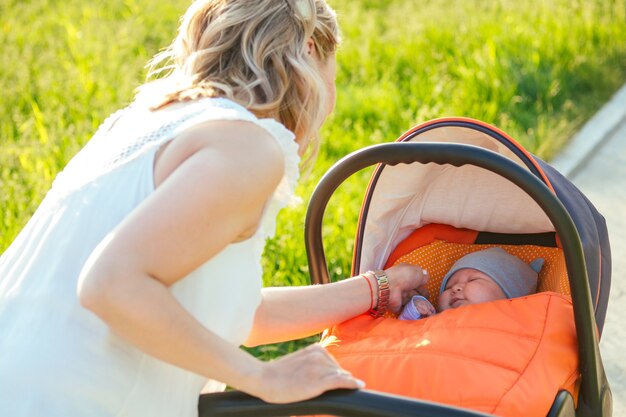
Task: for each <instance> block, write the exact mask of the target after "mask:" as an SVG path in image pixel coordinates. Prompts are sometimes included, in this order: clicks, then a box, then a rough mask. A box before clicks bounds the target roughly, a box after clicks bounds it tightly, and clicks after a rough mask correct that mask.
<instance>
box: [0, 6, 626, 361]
mask: <svg viewBox="0 0 626 417" xmlns="http://www.w3.org/2000/svg"><path fill="white" fill-rule="evenodd" d="M184 3H186V2H148V1H147V0H111V1H108V2H106V3H97V2H95V3H94V2H86V1H80V0H65V1H63V2H61V1H58V0H30V1H26V2H24V1H17V0H2V1H0V16H2V20H0V53H1V56H2V57H3V58H2V59H3V64H2V66H0V91H2V100H0V143H1V147H0V206H1V207H2V209H3V210H2V219H1V225H0V227H1V230H2V233H1V235H0V252H2V251H3V250H4V249H6V247H7V246H8V245H9V244H10V242H11V241H12V240H13V239H14V237H15V236H16V234H17V233H18V232H19V230H20V229H21V228H22V227H23V225H24V224H25V223H26V221H27V220H28V218H29V217H30V215H31V214H32V213H33V211H34V209H35V208H36V207H37V205H38V203H39V201H41V199H42V197H43V195H44V194H45V192H46V190H47V189H48V188H49V186H50V184H51V182H52V180H53V179H54V176H55V175H56V173H57V172H58V171H59V170H60V169H62V167H63V166H64V165H65V164H66V163H67V161H68V160H69V159H70V158H71V157H72V155H74V154H75V153H76V152H77V150H78V149H79V148H80V147H81V146H82V145H83V144H84V143H85V142H86V141H87V140H88V139H89V137H90V135H91V134H92V133H93V132H94V130H95V128H96V127H97V126H98V124H99V123H100V122H101V121H102V120H103V119H104V118H105V117H106V116H107V115H108V114H109V113H110V112H112V111H114V110H115V109H117V108H119V107H121V106H124V105H126V104H128V103H129V101H130V100H131V99H132V95H133V89H134V88H135V87H136V86H138V85H139V84H140V83H141V82H142V80H143V77H144V75H145V72H144V68H143V65H144V64H145V63H146V61H147V60H148V59H149V58H150V57H151V56H152V55H153V54H154V53H156V52H157V51H158V50H159V49H160V48H162V47H164V46H166V45H167V44H168V43H169V42H170V40H171V38H172V37H173V36H174V33H175V30H176V27H177V24H178V17H179V15H180V14H181V13H182V12H183V11H184V8H185V6H186V4H184ZM331 3H332V4H333V5H334V6H335V7H336V9H337V11H338V14H339V16H340V20H341V26H342V29H343V38H344V44H343V46H342V48H341V50H340V52H339V54H338V61H339V74H338V80H337V82H338V102H337V107H336V111H335V113H334V115H333V116H332V117H331V118H330V119H329V121H328V123H327V124H326V126H325V127H324V129H323V132H322V136H323V138H324V144H323V146H322V151H321V154H320V157H319V159H318V161H317V165H316V167H315V169H314V170H313V172H312V173H311V175H310V177H309V178H308V179H306V180H305V181H303V182H302V184H301V186H300V188H299V190H298V193H299V194H300V195H301V196H302V197H303V200H304V204H303V205H301V206H299V207H295V208H291V209H289V210H285V211H283V212H282V216H281V218H280V221H279V223H278V235H277V237H276V238H275V239H273V240H272V241H271V242H270V243H269V245H268V248H267V250H266V255H265V259H264V264H265V282H266V284H267V285H300V284H304V283H306V282H307V280H308V279H307V272H306V271H307V268H306V255H305V252H304V243H303V233H302V230H303V222H304V213H305V207H306V202H307V200H308V197H309V196H310V194H311V192H312V189H313V187H314V185H315V183H316V182H317V180H318V179H319V177H320V176H321V174H322V173H323V172H324V171H325V170H327V169H328V167H329V166H330V165H331V164H332V163H333V162H335V161H336V160H337V159H339V158H340V157H342V156H344V155H345V154H347V153H348V152H351V151H354V150H356V149H359V148H361V147H364V146H367V145H371V144H374V143H381V142H386V141H392V140H394V139H395V138H396V137H397V136H399V135H400V134H401V133H402V132H403V131H405V130H407V129H408V128H410V127H411V126H413V125H415V124H417V123H419V122H423V121H425V120H428V119H431V118H435V117H441V116H452V115H455V116H468V117H473V118H477V119H481V120H484V121H486V122H488V123H492V124H494V125H496V126H498V127H499V128H501V129H503V130H504V131H506V132H507V133H509V134H510V135H512V136H513V137H514V138H516V139H517V140H518V141H520V142H521V143H522V144H523V145H524V146H525V147H527V148H528V149H529V150H530V151H532V152H534V153H536V154H538V155H539V156H541V157H543V158H544V159H550V158H551V157H552V156H553V155H554V154H555V153H556V152H557V151H558V150H559V149H560V148H561V147H562V146H563V144H564V143H565V142H566V140H567V139H568V138H569V137H571V135H572V133H573V132H575V131H576V130H577V129H578V128H579V127H580V126H581V125H582V124H583V123H584V121H585V120H587V119H588V118H589V117H590V116H591V115H592V114H593V113H594V112H595V111H597V109H598V108H599V107H600V106H601V105H602V104H603V103H604V102H605V101H606V100H607V99H608V98H609V97H610V96H611V94H612V93H613V92H615V91H616V90H617V88H619V87H620V86H621V85H622V84H623V82H624V80H625V79H626V15H625V13H626V0H612V1H607V0H589V1H582V0H578V1H563V0H555V1H550V2H544V1H540V0H534V1H513V0H500V1H498V0H494V1H477V0H463V1H461V0H433V1H428V2H426V1H415V0H360V1H357V0H355V1H349V2H347V1H339V0H334V1H332V2H331ZM366 181H367V173H363V174H361V175H358V176H356V178H354V179H352V180H350V181H349V182H348V183H346V184H345V185H344V186H342V187H341V188H340V190H339V192H338V193H337V196H336V197H335V198H333V200H332V201H331V204H330V206H329V209H328V215H327V219H326V220H327V221H326V222H325V226H324V236H325V239H326V245H327V247H328V248H329V249H328V254H327V258H328V262H329V266H330V270H331V273H332V275H333V276H335V277H339V276H345V275H347V274H348V273H349V270H350V258H351V252H352V243H351V242H352V238H353V236H354V226H355V222H356V216H357V214H358V210H359V206H360V202H361V199H362V194H363V191H364V188H365V184H366ZM310 340H311V339H309V341H310ZM301 343H302V342H295V343H289V344H281V345H273V346H268V347H263V348H257V349H254V350H253V352H254V353H255V354H257V355H259V356H261V357H264V358H269V357H274V356H276V355H278V354H281V353H284V352H286V351H289V350H292V349H294V348H295V347H296V346H299V345H300V344H301Z"/></svg>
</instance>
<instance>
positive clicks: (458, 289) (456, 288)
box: [452, 284, 462, 292]
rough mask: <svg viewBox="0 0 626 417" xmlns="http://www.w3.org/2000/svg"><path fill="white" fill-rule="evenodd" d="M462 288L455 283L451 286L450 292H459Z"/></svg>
mask: <svg viewBox="0 0 626 417" xmlns="http://www.w3.org/2000/svg"><path fill="white" fill-rule="evenodd" d="M461 290H462V288H461V285H460V284H457V285H455V286H453V287H452V292H461Z"/></svg>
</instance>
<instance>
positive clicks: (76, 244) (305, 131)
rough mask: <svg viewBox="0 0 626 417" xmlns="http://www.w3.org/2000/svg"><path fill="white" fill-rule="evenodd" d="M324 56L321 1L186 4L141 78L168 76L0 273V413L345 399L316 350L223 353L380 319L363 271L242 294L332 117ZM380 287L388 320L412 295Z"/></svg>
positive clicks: (328, 28)
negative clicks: (238, 397)
mask: <svg viewBox="0 0 626 417" xmlns="http://www.w3.org/2000/svg"><path fill="white" fill-rule="evenodd" d="M337 42H338V30H337V24H336V21H335V16H334V14H333V12H332V10H331V9H330V8H329V7H328V5H326V4H325V3H324V1H322V0H246V1H240V0H199V1H196V2H195V3H193V4H192V5H191V7H190V8H189V10H188V11H187V12H186V14H185V16H184V18H183V20H182V24H181V27H180V30H179V33H178V36H177V38H176V39H175V41H174V42H173V44H172V45H171V47H170V48H169V49H167V50H166V51H165V52H163V53H162V54H160V55H158V56H157V57H156V58H155V60H154V62H153V65H154V67H155V68H157V69H158V68H166V69H168V68H169V69H170V70H171V71H170V72H169V74H168V75H167V76H165V77H164V78H162V79H161V80H160V81H154V82H151V83H148V84H146V85H144V86H143V87H142V88H141V89H140V92H139V93H138V95H137V97H136V99H135V100H134V102H133V103H132V104H131V105H130V106H129V107H127V108H125V109H123V110H121V111H118V112H116V113H114V114H113V115H112V116H111V117H110V118H109V119H107V120H106V121H105V122H104V123H103V125H102V126H101V127H100V128H99V130H98V131H97V133H96V134H95V136H94V137H93V138H92V139H91V141H90V142H89V143H88V145H87V146H86V147H85V148H84V149H83V150H82V151H81V152H79V154H78V155H77V156H76V157H75V158H74V159H73V160H72V161H71V162H70V163H69V164H68V166H67V167H66V168H65V170H64V171H63V172H62V173H61V174H60V175H59V176H58V177H57V178H56V180H55V182H54V184H53V186H52V188H51V190H50V192H49V193H48V194H47V196H46V197H45V199H44V201H43V202H42V204H41V206H40V207H39V208H38V210H37V212H36V213H35V214H34V216H33V217H32V219H31V220H30V222H29V223H28V224H27V225H26V227H25V228H24V230H23V231H22V232H21V234H20V235H19V236H18V238H17V239H16V240H15V241H14V242H13V244H12V245H11V246H10V247H9V248H8V249H7V250H6V252H5V253H4V254H3V255H2V257H1V258H0V334H1V335H2V336H1V338H0V410H2V415H7V416H12V417H20V416H34V415H45V416H48V417H51V416H63V417H68V416H70V417H71V416H81V417H83V416H91V417H100V416H101V417H105V416H150V417H160V416H163V417H165V416H169V417H184V416H195V415H197V400H198V395H199V393H200V392H201V390H202V388H203V386H206V389H208V390H213V391H215V390H220V389H223V388H224V384H228V385H230V386H233V387H235V388H237V389H240V390H242V391H245V392H247V393H250V394H252V395H255V396H258V397H260V398H262V399H264V400H266V401H269V402H292V401H297V400H303V399H307V398H311V397H314V396H317V395H319V394H321V393H322V392H324V391H326V390H330V389H336V388H354V389H356V388H359V387H361V386H362V383H360V381H357V380H356V379H354V378H353V377H352V376H351V375H350V374H348V373H347V372H343V371H342V370H341V369H340V368H339V367H338V365H337V364H336V363H335V361H334V360H333V359H332V358H331V357H330V356H329V355H328V354H327V353H326V351H325V350H323V349H322V348H321V347H319V346H312V347H309V348H306V349H303V350H301V351H298V352H295V353H293V354H290V355H287V356H285V357H283V358H280V359H278V360H275V361H272V362H262V361H259V360H257V359H256V358H254V357H253V356H251V355H249V354H248V353H246V352H244V351H242V350H240V349H239V348H238V346H239V345H241V344H246V345H250V346H252V345H258V344H264V343H270V342H277V341H283V340H288V339H293V338H298V337H303V336H306V335H310V334H314V333H316V332H319V331H320V330H322V329H324V328H325V327H328V326H329V325H331V324H334V323H337V322H340V321H343V320H346V319H348V318H350V317H353V316H355V315H358V314H361V313H364V312H367V311H368V310H372V309H374V310H375V311H377V312H378V313H382V312H383V310H384V309H385V308H386V303H387V297H386V295H385V292H386V289H387V283H386V282H385V279H384V275H383V274H379V275H378V276H375V275H374V274H367V275H364V276H361V277H354V278H350V279H347V280H344V281H342V282H340V283H336V284H330V285H325V286H312V287H299V288H266V289H261V275H262V273H261V272H262V271H261V267H260V259H261V253H262V250H263V246H264V243H265V239H266V238H267V237H268V236H270V235H272V234H273V232H274V222H275V216H276V215H277V213H278V210H279V209H280V208H281V207H282V206H284V205H285V204H286V203H287V202H288V200H289V198H290V197H291V196H292V193H293V190H294V187H295V184H296V181H297V178H298V174H299V166H300V165H301V164H300V158H301V157H302V156H303V155H309V157H308V158H309V159H312V158H313V157H314V155H315V151H316V149H317V146H318V140H317V136H316V132H317V130H318V129H319V127H320V126H321V124H322V122H323V120H324V119H325V117H326V116H327V115H328V113H329V112H330V111H331V109H332V107H333V104H334V95H335V88H334V77H335V48H336V47H337ZM168 63H169V64H170V65H169V66H167V65H166V64H168ZM386 274H387V277H388V286H389V292H390V300H389V308H390V309H392V310H394V311H396V312H397V311H399V309H400V307H401V304H402V302H403V301H404V302H406V301H407V300H408V299H409V298H410V297H411V296H412V295H413V293H414V291H413V289H415V288H417V287H418V286H420V285H422V284H423V283H424V281H425V279H426V278H425V277H424V276H422V274H421V270H419V269H417V268H415V267H410V266H406V265H404V266H398V267H395V268H392V269H389V270H387V271H386ZM379 284H380V285H381V286H382V287H384V288H381V287H380V286H379ZM379 294H381V295H382V296H379Z"/></svg>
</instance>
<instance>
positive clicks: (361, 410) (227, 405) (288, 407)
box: [198, 390, 490, 417]
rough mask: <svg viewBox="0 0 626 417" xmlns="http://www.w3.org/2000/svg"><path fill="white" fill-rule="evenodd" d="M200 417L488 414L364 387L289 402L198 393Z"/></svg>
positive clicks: (466, 416)
mask: <svg viewBox="0 0 626 417" xmlns="http://www.w3.org/2000/svg"><path fill="white" fill-rule="evenodd" d="M198 408H199V410H200V413H199V417H251V416H254V417H270V416H302V415H311V414H331V415H336V416H343V417H381V416H383V417H432V416H437V417H490V416H489V415H488V414H483V413H479V412H476V411H470V410H465V409H461V408H457V407H450V406H445V405H441V404H437V403H431V402H427V401H417V400H414V399H411V398H406V397H400V396H397V395H389V394H382V393H379V392H374V391H367V390H358V391H352V390H336V391H331V392H327V393H325V394H323V395H321V396H319V397H317V398H313V399H311V400H307V401H301V402H298V403H290V404H268V403H266V402H263V401H261V400H259V399H258V398H255V397H251V396H249V395H247V394H244V393H242V392H239V391H231V392H222V393H217V394H205V395H202V396H200V402H199V404H198Z"/></svg>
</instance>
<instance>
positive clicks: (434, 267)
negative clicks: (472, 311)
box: [394, 240, 570, 307]
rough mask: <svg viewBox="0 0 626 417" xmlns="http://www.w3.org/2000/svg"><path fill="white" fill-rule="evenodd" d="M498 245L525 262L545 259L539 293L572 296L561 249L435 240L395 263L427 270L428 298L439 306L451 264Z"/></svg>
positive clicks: (540, 276) (539, 282) (538, 288)
mask: <svg viewBox="0 0 626 417" xmlns="http://www.w3.org/2000/svg"><path fill="white" fill-rule="evenodd" d="M495 246H498V247H501V248H502V249H504V250H505V251H507V252H508V253H510V254H511V255H515V256H517V257H518V258H520V259H521V260H523V261H524V262H526V263H529V262H531V261H532V260H533V259H536V258H543V259H544V260H545V263H544V265H543V268H542V269H541V271H540V272H539V281H538V285H537V292H542V291H552V292H556V293H559V294H564V295H570V291H569V283H568V281H567V269H566V267H565V258H564V257H563V253H562V251H561V249H559V248H550V247H544V246H535V245H476V244H463V243H451V242H444V241H441V240H435V241H434V242H432V243H430V244H428V245H425V246H422V247H420V248H417V249H415V250H413V251H412V252H409V253H407V254H405V255H403V256H401V257H399V258H398V259H397V261H396V262H395V263H394V264H397V263H407V264H411V265H419V266H421V267H422V268H424V269H426V270H428V273H429V275H430V280H429V281H428V284H427V288H428V291H429V297H428V299H429V300H430V302H431V303H432V304H433V305H434V306H435V307H436V306H437V299H438V296H439V287H440V286H441V281H442V280H443V277H444V276H445V274H446V272H448V270H450V268H452V265H453V264H454V263H455V262H456V261H457V260H458V259H459V258H461V257H463V256H464V255H467V254H468V253H472V252H476V251H479V250H483V249H487V248H492V247H495Z"/></svg>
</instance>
